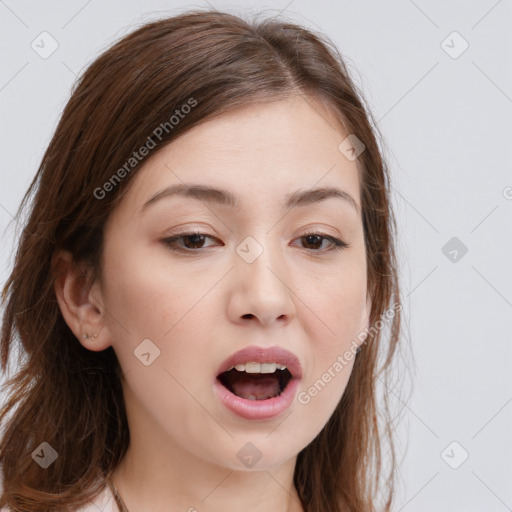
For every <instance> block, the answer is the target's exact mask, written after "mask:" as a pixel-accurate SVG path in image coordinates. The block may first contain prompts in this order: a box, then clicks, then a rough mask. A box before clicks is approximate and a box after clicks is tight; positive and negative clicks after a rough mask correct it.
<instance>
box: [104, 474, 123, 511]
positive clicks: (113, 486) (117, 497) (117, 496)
mask: <svg viewBox="0 0 512 512" xmlns="http://www.w3.org/2000/svg"><path fill="white" fill-rule="evenodd" d="M106 481H107V484H108V486H109V487H110V490H111V492H112V494H113V495H114V499H115V500H116V504H117V508H118V509H119V512H129V510H128V508H127V507H126V505H125V503H124V501H123V498H121V496H120V494H119V491H118V490H117V487H116V484H115V483H114V482H113V481H112V480H111V479H110V478H106Z"/></svg>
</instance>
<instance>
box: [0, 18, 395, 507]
mask: <svg viewBox="0 0 512 512" xmlns="http://www.w3.org/2000/svg"><path fill="white" fill-rule="evenodd" d="M297 94H302V95H304V96H310V97H315V98H318V99H320V100H321V101H323V102H324V104H326V105H327V106H328V107H329V108H330V109H331V110H332V111H333V112H334V113H335V115H336V116H337V118H338V119H339V120H340V122H341V124H342V125H343V126H344V127H345V129H346V131H347V134H354V135H355V136H356V137H357V139H359V140H360V141H361V142H362V143H363V144H364V151H363V152H362V153H361V154H360V155H359V157H358V166H359V170H360V186H361V203H362V220H363V226H364V233H365V245H366V253H367V269H368V290H369V292H370V293H371V298H372V308H371V314H370V325H371V326H372V327H373V326H374V325H375V324H376V323H378V322H381V318H382V317H383V315H384V313H385V312H386V311H387V310H388V309H389V308H390V306H391V304H392V302H393V303H394V304H399V302H400V297H399V286H398V278H397V269H396V266H397V265H396V259H395V249H394V239H395V238H394V237H395V235H394V233H395V232H396V228H395V220H394V217H393V214H392V208H391V204H390V196H389V188H390V184H389V177H388V170H387V167H386V164H385V162H384V159H383V157H382V155H381V152H380V149H379V147H378V143H377V137H376V133H377V131H376V128H374V127H372V124H371V123H370V119H372V117H371V114H370V112H369V111H368V109H367V108H365V106H364V104H363V99H362V95H361V93H360V92H359V91H358V90H357V88H356V86H355V85H354V83H353V82H352V80H351V78H350V77H349V73H348V71H347V68H346V66H345V64H344V62H343V59H342V57H341V55H340V54H339V52H338V50H337V49H336V48H335V47H334V45H333V44H332V43H331V42H330V41H329V40H328V39H327V38H326V37H325V36H322V35H319V34H314V33H313V32H311V31H309V30H307V29H305V28H303V27H300V26H298V25H296V24H293V23H291V22H287V21H280V20H277V19H268V20H261V19H260V20H252V21H246V20H243V19H241V18H239V17H237V16H234V15H231V14H227V13H222V12H217V11H201V10H197V11H190V12H187V13H184V14H181V15H178V16H175V17H171V18H167V19H162V20H159V21H155V22H151V23H148V24H146V25H144V26H142V27H141V28H139V29H137V30H136V31H134V32H132V33H131V34H129V35H127V36H126V37H124V38H123V39H121V40H120V41H118V42H117V43H115V44H114V45H113V46H111V47H110V48H109V49H108V50H107V51H105V52H104V53H103V54H102V55H101V56H100V57H98V58H97V59H96V60H95V61H94V62H93V63H92V64H91V65H90V66H89V68H88V69H87V70H85V72H84V73H83V74H82V76H81V77H80V78H79V79H78V80H77V83H76V85H75V87H74V90H73V93H72V95H71V98H70V100H69V102H68V103H67V105H66V107H65V109H64V112H63V114H62V117H61V119H60V122H59V124H58V126H57V129H56V131H55V134H54V136H53V138H52V140H51V142H50V144H49V147H48V148H47V150H46V152H45V154H44V157H43V159H42V163H41V165H40V167H39V170H38V172H37V175H36V176H35V178H34V180H33V182H32V184H31V185H30V187H29V190H28V191H27V193H26V194H25V196H24V198H23V201H22V203H21V205H20V209H19V210H18V218H19V216H20V214H21V212H22V211H24V209H25V208H26V207H27V205H28V204H30V210H29V214H28V220H27V221H26V223H25V224H24V229H23V232H22V234H21V236H20V241H19V245H18V248H17V252H16V255H15V261H14V268H13V270H12V273H11V274H10V277H9V278H8V280H7V282H6V285H5V287H4V290H3V301H4V304H5V312H4V318H3V324H2V338H1V363H2V369H3V371H4V373H5V372H6V368H7V364H8V361H9V353H10V352H11V350H12V349H13V347H15V346H16V347H17V348H18V349H19V351H18V352H19V357H18V366H17V371H16V373H15V375H14V377H12V378H11V379H9V380H8V381H7V382H6V384H5V386H6V387H7V388H8V389H9V395H8V399H7V400H6V403H5V405H4V406H3V408H2V410H1V413H0V424H1V425H2V429H3V437H2V438H1V442H0V462H1V463H2V470H3V479H4V492H3V494H2V497H1V500H0V506H2V505H6V504H7V505H9V506H10V507H12V508H13V509H14V510H23V511H31V512H32V511H34V512H35V511H46V510H57V509H61V508H62V509H64V510H67V509H68V507H69V508H70V509H73V508H74V507H78V506H80V505H83V504H85V503H86V502H87V501H89V500H91V499H92V498H93V497H94V496H95V495H96V494H97V493H98V492H100V491H102V490H103V489H104V485H105V483H104V481H103V480H102V479H101V478H99V477H100V476H108V475H110V474H111V473H112V471H113V470H114V468H115V467H116V466H117V464H118V463H119V462H120V461H121V459H122V458H123V455H124V453H125V451H126V449H127V447H128V443H129V431H128V423H127V418H126V412H125V408H124V401H123V394H122V387H121V384H120V372H121V370H120V367H119V363H118V360H117V358H116V356H115V353H114V351H113V349H112V347H109V348H108V349H106V350H104V351H100V352H93V351H89V350H87V349H85V348H84V347H83V346H82V345H81V344H80V343H79V342H77V340H76V338H75V337H74V335H73V333H72V332H71V330H70V329H69V328H68V326H67V324H66V323H65V321H64V319H63V317H62V314H61V312H60V309H59V306H58V303H57V300H56V297H55V291H54V280H55V272H54V270H53V267H52V256H53V255H54V254H55V252H56V251H58V250H60V249H65V250H68V251H70V252H71V253H72V254H73V257H74V260H75V262H76V263H77V264H78V263H81V264H84V263H85V264H87V265H89V266H90V267H91V268H92V269H93V270H94V271H95V272H96V274H97V275H99V272H100V263H101V252H102V236H103V228H104V225H105V222H106V220H107V218H108V217H109V215H110V213H111V212H112V211H113V209H114V208H115V207H116V205H117V204H118V202H119V200H120V198H121V197H122V195H123V192H124V191H126V190H127V187H128V185H129V184H130V182H131V180H132V179H133V176H134V175H135V174H136V172H137V170H138V169H139V168H140V166H141V163H139V160H137V161H136V160H134V156H133V155H134V152H137V151H138V150H139V149H140V148H141V147H142V146H144V145H146V147H148V146H150V144H149V140H150V139H151V147H152V149H151V154H153V153H154V151H157V150H158V149H160V148H162V147H163V146H165V145H166V144H168V143H169V142H171V141H172V140H174V139H175V138H176V137H178V136H179V135H181V134H183V133H184V132H186V131H187V130H190V129H191V128H192V127H193V126H195V125H197V124H199V123H201V122H203V121H205V120H210V119H213V118H214V117H216V116H219V115H222V114H223V113H225V112H227V111H229V110H232V109H235V108H238V107H242V106H246V105H249V104H252V103H255V102H267V101H273V100H277V99H284V98H287V97H290V96H293V95H297ZM184 105H188V106H189V107H187V108H185V107H184ZM176 110H178V111H180V112H181V113H182V114H183V113H184V112H186V115H179V113H177V112H176ZM173 115H175V119H174V120H172V116H173ZM178 118H179V120H178ZM373 124H374V125H375V123H373ZM158 127H160V129H159V130H157V128H158ZM127 162H130V163H129V165H128V166H127ZM121 169H124V172H123V171H121ZM388 327H389V329H387V336H386V338H387V343H385V341H386V340H384V337H383V336H382V332H383V330H382V329H379V328H377V329H376V328H372V329H370V332H369V335H368V338H367V340H366V342H365V343H364V344H363V345H362V347H361V350H360V351H359V352H358V353H357V355H356V356H355V362H354V366H353V370H352V374H351V376H350V380H349V382H348V385H347V387H346V390H345V392H344V395H343V397H342V399H341V401H340V403H339V404H338V406H337V408H336V410H335V412H334V414H333V415H332V417H331V418H330V419H329V421H328V422H327V424H326V425H325V427H324V428H323V430H322V431H321V432H320V433H319V435H318V436H317V437H316V438H315V439H314V440H313V441H312V442H311V443H310V444H309V445H308V446H306V447H305V448H304V449H303V450H302V451H301V452H300V453H299V454H298V458H297V464H296V468H295V474H294V483H295V486H296V488H297V491H298V494H299V497H300V499H301V502H302V505H303V508H304V510H305V511H306V512H320V511H322V512H335V511H341V510H349V511H357V512H371V511H373V510H375V506H376V497H377V494H378V493H382V494H383V496H384V504H383V509H384V510H389V508H390V505H391V502H392V495H393V488H394V487H393V485H394V484H393V482H394V478H395V451H394V449H393V442H392V435H393V432H392V428H391V425H392V422H391V418H390V417H389V418H388V417H387V416H386V414H388V412H389V409H388V407H387V404H386V403H384V404H383V405H382V406H379V408H377V402H378V400H377V396H378V393H377V385H378V380H379V379H381V378H384V377H385V376H386V375H387V374H388V372H389V370H390V368H391V367H390V365H391V362H392V360H393V359H394V354H395V351H396V348H397V346H398V343H399V338H400V308H395V313H394V315H393V317H392V319H391V320H390V322H389V326H388ZM380 417H384V420H385V421H384V422H381V421H380V420H379V418H380ZM384 438H386V439H387V440H388V443H389V446H390V450H389V451H388V452H387V454H388V456H389V457H390V459H389V460H390V461H391V464H390V469H389V470H388V471H386V472H384V471H383V468H382V452H383V450H382V447H381V446H382V442H383V440H384ZM42 442H46V443H48V444H49V445H50V446H51V447H53V448H54V449H55V450H56V451H57V453H58V457H57V459H56V460H55V461H54V463H53V464H51V465H50V466H49V467H48V468H47V469H44V470H42V469H41V467H40V466H39V465H38V464H35V463H34V460H33V458H32V454H33V452H34V450H35V449H36V448H38V447H39V445H40V444H41V443H42Z"/></svg>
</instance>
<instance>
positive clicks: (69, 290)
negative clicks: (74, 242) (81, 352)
mask: <svg viewBox="0 0 512 512" xmlns="http://www.w3.org/2000/svg"><path fill="white" fill-rule="evenodd" d="M52 268H53V270H54V272H55V273H56V278H55V285H54V286H55V295H56V297H57V302H58V303H59V307H60V310H61V312H62V316H63V317H64V320H65V322H66V324H67V325H68V326H69V328H70V329H71V330H72V331H73V334H74V335H75V336H76V337H77V338H78V341H79V342H80V343H81V344H82V345H83V346H84V347H85V348H86V349H88V350H92V351H101V350H105V349H106V348H108V347H109V346H111V345H112V343H111V336H110V331H109V329H108V326H107V325H106V324H105V308H104V307H103V305H102V304H103V301H102V297H101V288H100V286H99V284H98V283H96V282H93V281H92V269H90V268H89V267H86V266H85V265H77V264H76V263H75V262H74V261H73V257H72V255H71V253H70V252H69V251H58V252H57V253H56V254H55V255H54V256H53V260H52ZM84 335H86V336H88V338H87V337H86V336H84Z"/></svg>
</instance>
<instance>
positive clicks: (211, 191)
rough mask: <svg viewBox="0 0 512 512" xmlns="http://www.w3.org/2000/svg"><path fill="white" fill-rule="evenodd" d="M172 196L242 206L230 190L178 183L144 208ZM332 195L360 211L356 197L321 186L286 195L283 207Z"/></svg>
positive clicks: (164, 190)
mask: <svg viewBox="0 0 512 512" xmlns="http://www.w3.org/2000/svg"><path fill="white" fill-rule="evenodd" d="M172 196H181V197H192V198H195V199H199V200H201V201H207V202H211V203H216V204H219V205H225V206H230V207H232V208H238V207H239V206H240V200H239V199H238V198H237V197H236V196H235V195H234V194H233V193H232V192H230V191H228V190H222V189H218V188H213V187H209V186H205V185H187V184H177V185H171V186H170V187H167V188H164V189H163V190H160V192H157V193H156V194H155V195H153V196H152V197H150V198H149V199H148V200H147V201H146V202H145V203H144V204H143V206H142V210H145V209H146V208H148V207H149V206H150V205H152V204H154V203H156V202H157V201H160V200H161V199H164V198H168V197H172ZM332 197H334V198H338V199H341V200H343V201H345V202H347V203H348V204H350V205H351V206H352V207H353V208H354V209H355V210H356V211H357V212H358V213H359V205H358V204H357V203H356V202H355V200H354V198H353V197H352V196H351V195H350V194H349V193H348V192H345V191H344V190H341V189H339V188H336V187H321V188H315V189H308V190H297V191H295V192H293V193H291V194H288V195H287V196H286V197H285V201H284V205H283V208H284V209H286V210H290V209H291V208H294V207H295V206H306V205H309V204H314V203H318V202H321V201H325V200H326V199H330V198H332Z"/></svg>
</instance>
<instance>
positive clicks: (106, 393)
mask: <svg viewBox="0 0 512 512" xmlns="http://www.w3.org/2000/svg"><path fill="white" fill-rule="evenodd" d="M370 117H371V116H370V113H369V112H368V111H367V109H365V107H364V106H363V103H362V99H361V98H360V95H359V94H358V93H357V91H356V88H355V87H354V85H353V83H352V81H351V79H350V78H349V75H348V73H347V70H346V68H345V66H344V64H343V60H342V58H341V56H340V55H339V53H338V52H337V50H336V49H335V48H334V46H333V45H332V44H331V43H329V41H328V40H327V39H326V38H325V37H323V36H321V35H315V34H313V33H312V32H310V31H309V30H306V29H305V28H302V27H300V26H297V25H294V24H291V23H286V22H280V21H278V20H275V19H274V20H266V21H265V20H264V21H258V22H248V21H244V20H242V19H240V18H238V17H236V16H233V15H230V14H226V13H221V12H215V11H194V12H189V13H185V14H182V15H179V16H175V17H172V18H168V19H163V20H160V21H156V22H152V23H149V24H147V25H145V26H143V27H142V28H140V29H138V30H136V31H135V32H133V33H131V34H129V35H128V36H126V37H124V38H123V39H122V40H120V41H119V42H117V43H116V44H115V45H113V46H112V47H111V48H110V49H109V50H108V51H106V52H105V53H104V54H103V55H101V56H100V57H99V58H98V59H97V60H96V61H95V62H94V63H93V64H92V65H91V66H90V67H89V68H88V69H87V70H86V71H85V73H84V74H83V76H82V77H81V78H80V79H79V80H78V83H77V85H76V87H75V89H74V92H73V94H72V96H71V99H70V100H69V102H68V104H67V106H66V108H65V110H64V112H63V114H62V118H61V120H60V123H59V125H58V127H57V130H56V132H55V134H54V137H53V139H52V141H51V143H50V145H49V147H48V149H47V151H46V153H45V155H44V157H43V160H42V163H41V166H40V168H39V171H38V173H37V176H36V177H35V179H34V181H33V183H32V185H31V187H30V189H29V191H28V192H27V194H26V196H25V198H24V200H23V203H22V207H21V208H23V207H27V206H29V208H30V211H29V216H28V220H27V222H26V225H25V228H24V231H23V234H22V236H21V240H20V242H19V248H18V251H17V254H16V259H15V263H14V268H13V270H12V273H11V275H10V277H9V279H8V281H7V283H6V285H5V288H4V293H3V297H4V304H5V314H4V318H3V329H2V340H1V357H2V368H3V370H4V372H5V371H6V368H7V363H8V358H9V354H10V353H11V351H12V350H13V348H15V347H17V348H18V349H19V350H20V354H21V355H22V357H21V359H20V361H19V363H18V364H19V368H18V369H17V372H16V373H15V375H14V376H13V377H12V378H11V379H10V380H9V381H8V382H7V386H8V389H9V395H8V399H7V400H6V403H5V404H4V407H3V409H2V412H1V414H0V422H1V423H2V430H3V433H2V438H1V442H0V462H1V464H2V477H3V487H4V488H3V493H2V496H1V501H0V506H3V507H5V510H22V511H31V512H32V511H34V512H35V511H46V510H82V511H83V510H98V509H100V510H103V511H113V510H121V511H123V510H124V511H127V510H129V511H130V512H142V511H147V510H151V511H164V510H165V511H168V510H189V511H193V510H201V511H211V512H213V511H220V510H222V511H225V510H235V509H236V510H266V511H305V512H306V511H307V512H319V511H323V512H328V511H332V512H334V511H357V512H371V511H373V510H375V509H376V508H377V507H379V510H389V509H390V505H391V500H392V494H393V482H394V478H393V477H394V470H395V467H394V465H395V461H394V455H393V454H394V451H393V445H392V443H391V445H390V446H391V450H390V451H389V452H388V454H387V457H388V461H389V460H390V461H391V471H387V472H385V473H384V472H383V471H381V452H382V450H381V442H382V441H383V438H387V439H388V440H389V439H390V436H391V435H392V430H391V427H390V423H389V418H387V416H386V414H387V408H386V406H385V405H386V404H382V405H381V407H380V408H378V407H377V400H376V388H377V383H378V382H377V381H378V379H379V378H381V379H384V378H385V376H386V375H387V372H388V371H389V368H390V364H391V362H392V359H393V356H394V354H395V352H396V348H397V344H398V343H399V334H400V309H401V307H400V301H399V299H400V297H399V287H398V279H397V270H396V261H395V253H394V235H393V233H394V220H393V216H392V211H391V206H390V202H389V183H388V176H387V170H386V166H385V164H384V161H383V158H382V157H381V154H380V151H379V148H378V144H377V140H376V135H375V132H374V129H373V128H372V125H371V124H370V121H369V120H370ZM21 208H20V209H21ZM384 327H385V329H384ZM384 331H385V332H386V336H384V335H383V332H384ZM384 338H387V339H384ZM378 417H382V418H384V420H385V421H384V422H381V421H380V420H379V421H378V420H377V418H378ZM386 418H387V420H388V423H386ZM378 495H381V496H384V499H383V501H382V502H381V501H379V500H378V499H377V496H378Z"/></svg>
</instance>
